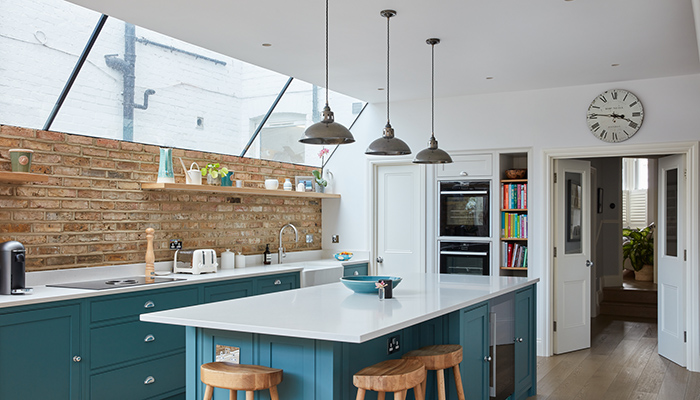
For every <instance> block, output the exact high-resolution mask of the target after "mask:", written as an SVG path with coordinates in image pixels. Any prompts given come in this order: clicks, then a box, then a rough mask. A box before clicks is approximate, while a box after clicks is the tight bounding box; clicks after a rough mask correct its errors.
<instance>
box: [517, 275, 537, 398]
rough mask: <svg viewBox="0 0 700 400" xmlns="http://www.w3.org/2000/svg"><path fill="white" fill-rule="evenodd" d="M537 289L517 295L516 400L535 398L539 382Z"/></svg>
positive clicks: (532, 288)
mask: <svg viewBox="0 0 700 400" xmlns="http://www.w3.org/2000/svg"><path fill="white" fill-rule="evenodd" d="M535 321H536V320H535V289H534V286H529V287H527V288H525V289H522V290H520V291H518V292H516V293H515V399H516V400H517V399H525V398H527V397H529V396H534V395H535V394H536V392H537V390H536V380H537V359H536V354H535V351H536V350H535Z"/></svg>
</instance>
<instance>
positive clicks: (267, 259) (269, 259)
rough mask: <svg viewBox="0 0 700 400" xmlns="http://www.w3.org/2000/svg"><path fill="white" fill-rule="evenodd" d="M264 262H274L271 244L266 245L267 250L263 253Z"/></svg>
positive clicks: (267, 263) (266, 263)
mask: <svg viewBox="0 0 700 400" xmlns="http://www.w3.org/2000/svg"><path fill="white" fill-rule="evenodd" d="M263 264H265V265H270V264H272V254H271V253H270V244H269V243H268V244H266V245H265V252H264V253H263Z"/></svg>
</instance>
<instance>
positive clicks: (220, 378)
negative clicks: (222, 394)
mask: <svg viewBox="0 0 700 400" xmlns="http://www.w3.org/2000/svg"><path fill="white" fill-rule="evenodd" d="M200 376H201V379H202V383H204V384H205V385H207V387H206V389H205V391H204V400H211V397H212V395H213V394H214V388H215V387H218V388H221V389H228V390H230V391H231V395H230V398H231V400H236V391H237V390H245V398H246V400H253V398H254V396H255V394H254V392H255V391H256V390H263V389H270V398H271V399H272V400H279V396H278V395H277V385H279V383H280V382H282V370H281V369H276V368H268V367H262V366H259V365H244V364H229V363H223V362H211V363H208V364H204V365H202V368H201V370H200Z"/></svg>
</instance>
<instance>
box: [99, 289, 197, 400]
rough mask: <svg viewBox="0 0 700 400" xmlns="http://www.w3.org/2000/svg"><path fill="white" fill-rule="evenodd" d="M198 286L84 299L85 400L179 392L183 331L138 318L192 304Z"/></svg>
mask: <svg viewBox="0 0 700 400" xmlns="http://www.w3.org/2000/svg"><path fill="white" fill-rule="evenodd" d="M197 299H198V287H197V286H189V287H186V288H177V289H176V288H170V289H156V290H149V291H145V292H137V293H125V294H116V295H111V296H103V297H98V298H94V299H91V300H89V301H88V303H89V306H88V307H89V315H90V324H89V330H88V336H89V343H90V357H89V361H88V365H89V378H88V380H89V393H90V395H89V398H91V399H101V400H103V399H104V400H108V399H125V398H128V399H146V398H165V397H168V396H172V395H177V394H182V393H184V390H185V388H184V383H183V382H184V379H185V363H184V359H185V328H184V327H181V326H164V325H161V324H152V323H149V322H141V321H139V315H140V314H144V313H149V312H154V311H161V310H168V309H172V308H179V307H186V306H191V305H195V304H197V302H198V301H197Z"/></svg>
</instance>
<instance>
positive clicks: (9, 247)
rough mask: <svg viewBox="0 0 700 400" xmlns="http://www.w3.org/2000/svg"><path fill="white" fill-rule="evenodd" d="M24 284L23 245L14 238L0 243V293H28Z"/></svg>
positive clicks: (29, 291) (28, 289) (28, 290)
mask: <svg viewBox="0 0 700 400" xmlns="http://www.w3.org/2000/svg"><path fill="white" fill-rule="evenodd" d="M31 292H32V288H27V287H25V286H24V246H23V245H22V243H20V242H16V241H14V240H12V241H9V242H5V243H0V294H28V293H31Z"/></svg>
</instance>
